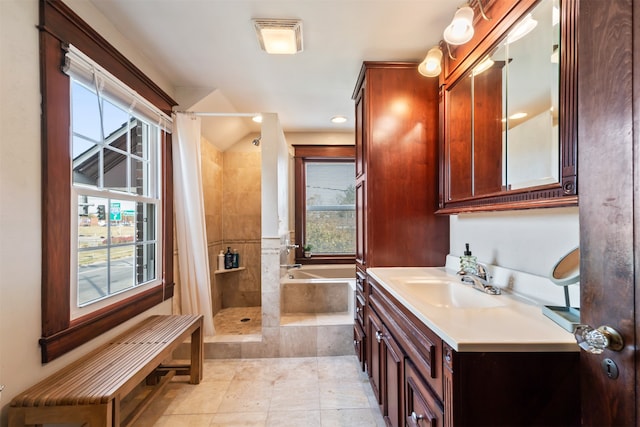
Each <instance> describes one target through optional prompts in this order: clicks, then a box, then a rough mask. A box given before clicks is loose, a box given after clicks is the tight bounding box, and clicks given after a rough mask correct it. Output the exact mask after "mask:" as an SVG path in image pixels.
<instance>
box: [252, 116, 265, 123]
mask: <svg viewBox="0 0 640 427" xmlns="http://www.w3.org/2000/svg"><path fill="white" fill-rule="evenodd" d="M251 120H253V121H254V122H256V123H262V115H260V114H258V115H256V116H253V117H252V118H251Z"/></svg>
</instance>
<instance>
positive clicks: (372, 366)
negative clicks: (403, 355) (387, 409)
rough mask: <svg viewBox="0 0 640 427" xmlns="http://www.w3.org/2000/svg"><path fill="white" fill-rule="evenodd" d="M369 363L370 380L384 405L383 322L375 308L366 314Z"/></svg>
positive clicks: (380, 402) (374, 392)
mask: <svg viewBox="0 0 640 427" xmlns="http://www.w3.org/2000/svg"><path fill="white" fill-rule="evenodd" d="M366 319H367V321H366V326H367V327H366V332H365V334H366V336H368V337H369V339H367V340H365V343H366V347H367V363H368V366H369V382H370V383H371V388H373V394H375V396H376V399H377V400H378V404H380V405H382V398H383V396H382V387H381V386H382V372H383V364H382V354H383V353H382V322H381V321H380V318H379V317H378V316H377V315H376V314H375V313H374V311H373V310H367V314H366Z"/></svg>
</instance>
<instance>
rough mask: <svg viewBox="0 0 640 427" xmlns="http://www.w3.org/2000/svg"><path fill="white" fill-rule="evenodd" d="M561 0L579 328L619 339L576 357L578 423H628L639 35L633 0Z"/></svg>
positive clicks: (638, 219)
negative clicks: (573, 140) (573, 108)
mask: <svg viewBox="0 0 640 427" xmlns="http://www.w3.org/2000/svg"><path fill="white" fill-rule="evenodd" d="M567 3H570V4H573V5H576V4H578V5H579V6H578V7H579V8H580V10H579V22H578V34H577V35H578V40H579V48H578V49H579V51H578V70H579V76H578V122H579V124H578V146H579V150H578V168H579V186H580V187H579V194H580V196H579V197H580V202H579V212H580V248H581V268H580V270H581V280H580V287H581V298H580V299H581V306H582V309H581V322H582V323H583V324H588V325H590V326H592V327H594V328H598V327H599V326H603V325H606V326H609V327H611V328H613V329H615V330H617V331H618V332H619V333H620V335H621V337H622V339H623V341H624V345H623V346H622V349H621V350H620V351H613V350H610V349H605V350H604V351H603V352H602V353H601V354H592V353H588V352H586V351H582V352H581V360H580V363H581V388H582V419H583V421H582V423H583V425H585V426H614V425H616V426H617V425H624V426H637V425H638V419H637V415H636V406H637V403H638V395H637V393H636V391H635V390H636V382H637V381H638V380H637V379H636V371H637V365H636V362H635V359H634V356H635V352H636V341H635V336H636V331H637V330H638V321H637V320H636V304H637V302H636V300H635V299H634V293H635V292H634V290H635V288H636V286H637V284H638V283H639V275H638V270H639V268H640V257H639V256H638V252H639V251H640V249H639V248H638V247H640V245H639V244H636V245H637V246H638V247H634V241H635V242H640V228H639V226H640V190H639V189H638V187H639V186H640V178H639V177H640V171H639V169H640V162H639V158H640V157H639V156H640V154H639V151H640V141H639V138H640V129H638V124H639V123H640V43H639V41H640V33H638V32H636V34H635V36H634V34H633V31H632V29H633V28H635V29H637V28H640V2H638V1H636V2H635V5H634V2H633V1H632V0H610V1H602V0H580V1H579V2H574V1H570V2H567ZM634 12H635V13H634ZM634 37H635V38H634ZM634 80H635V83H634ZM634 110H635V111H634ZM634 120H635V124H636V128H635V129H634ZM634 223H635V225H634ZM616 371H617V374H616Z"/></svg>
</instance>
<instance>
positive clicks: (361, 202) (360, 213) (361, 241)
mask: <svg viewBox="0 0 640 427" xmlns="http://www.w3.org/2000/svg"><path fill="white" fill-rule="evenodd" d="M365 184H366V183H365V179H364V178H362V179H359V180H357V181H356V264H359V266H360V267H362V268H366V266H367V254H366V252H365V251H366V244H367V241H366V239H367V237H366V236H367V233H366V231H367V216H366V214H365V212H366V208H367V207H366V203H367V199H366V193H365Z"/></svg>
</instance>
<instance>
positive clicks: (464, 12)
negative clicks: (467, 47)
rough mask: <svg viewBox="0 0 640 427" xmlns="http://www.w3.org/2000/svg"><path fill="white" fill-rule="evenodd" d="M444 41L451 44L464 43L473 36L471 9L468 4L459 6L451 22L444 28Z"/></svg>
mask: <svg viewBox="0 0 640 427" xmlns="http://www.w3.org/2000/svg"><path fill="white" fill-rule="evenodd" d="M443 37H444V41H446V42H447V43H448V44H451V45H454V46H456V45H460V44H465V43H466V42H468V41H469V40H471V38H472V37H473V9H472V8H471V6H469V5H468V4H465V5H464V6H462V7H460V8H459V9H458V10H457V11H456V14H455V15H454V16H453V21H451V24H449V26H447V28H445V29H444V34H443Z"/></svg>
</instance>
